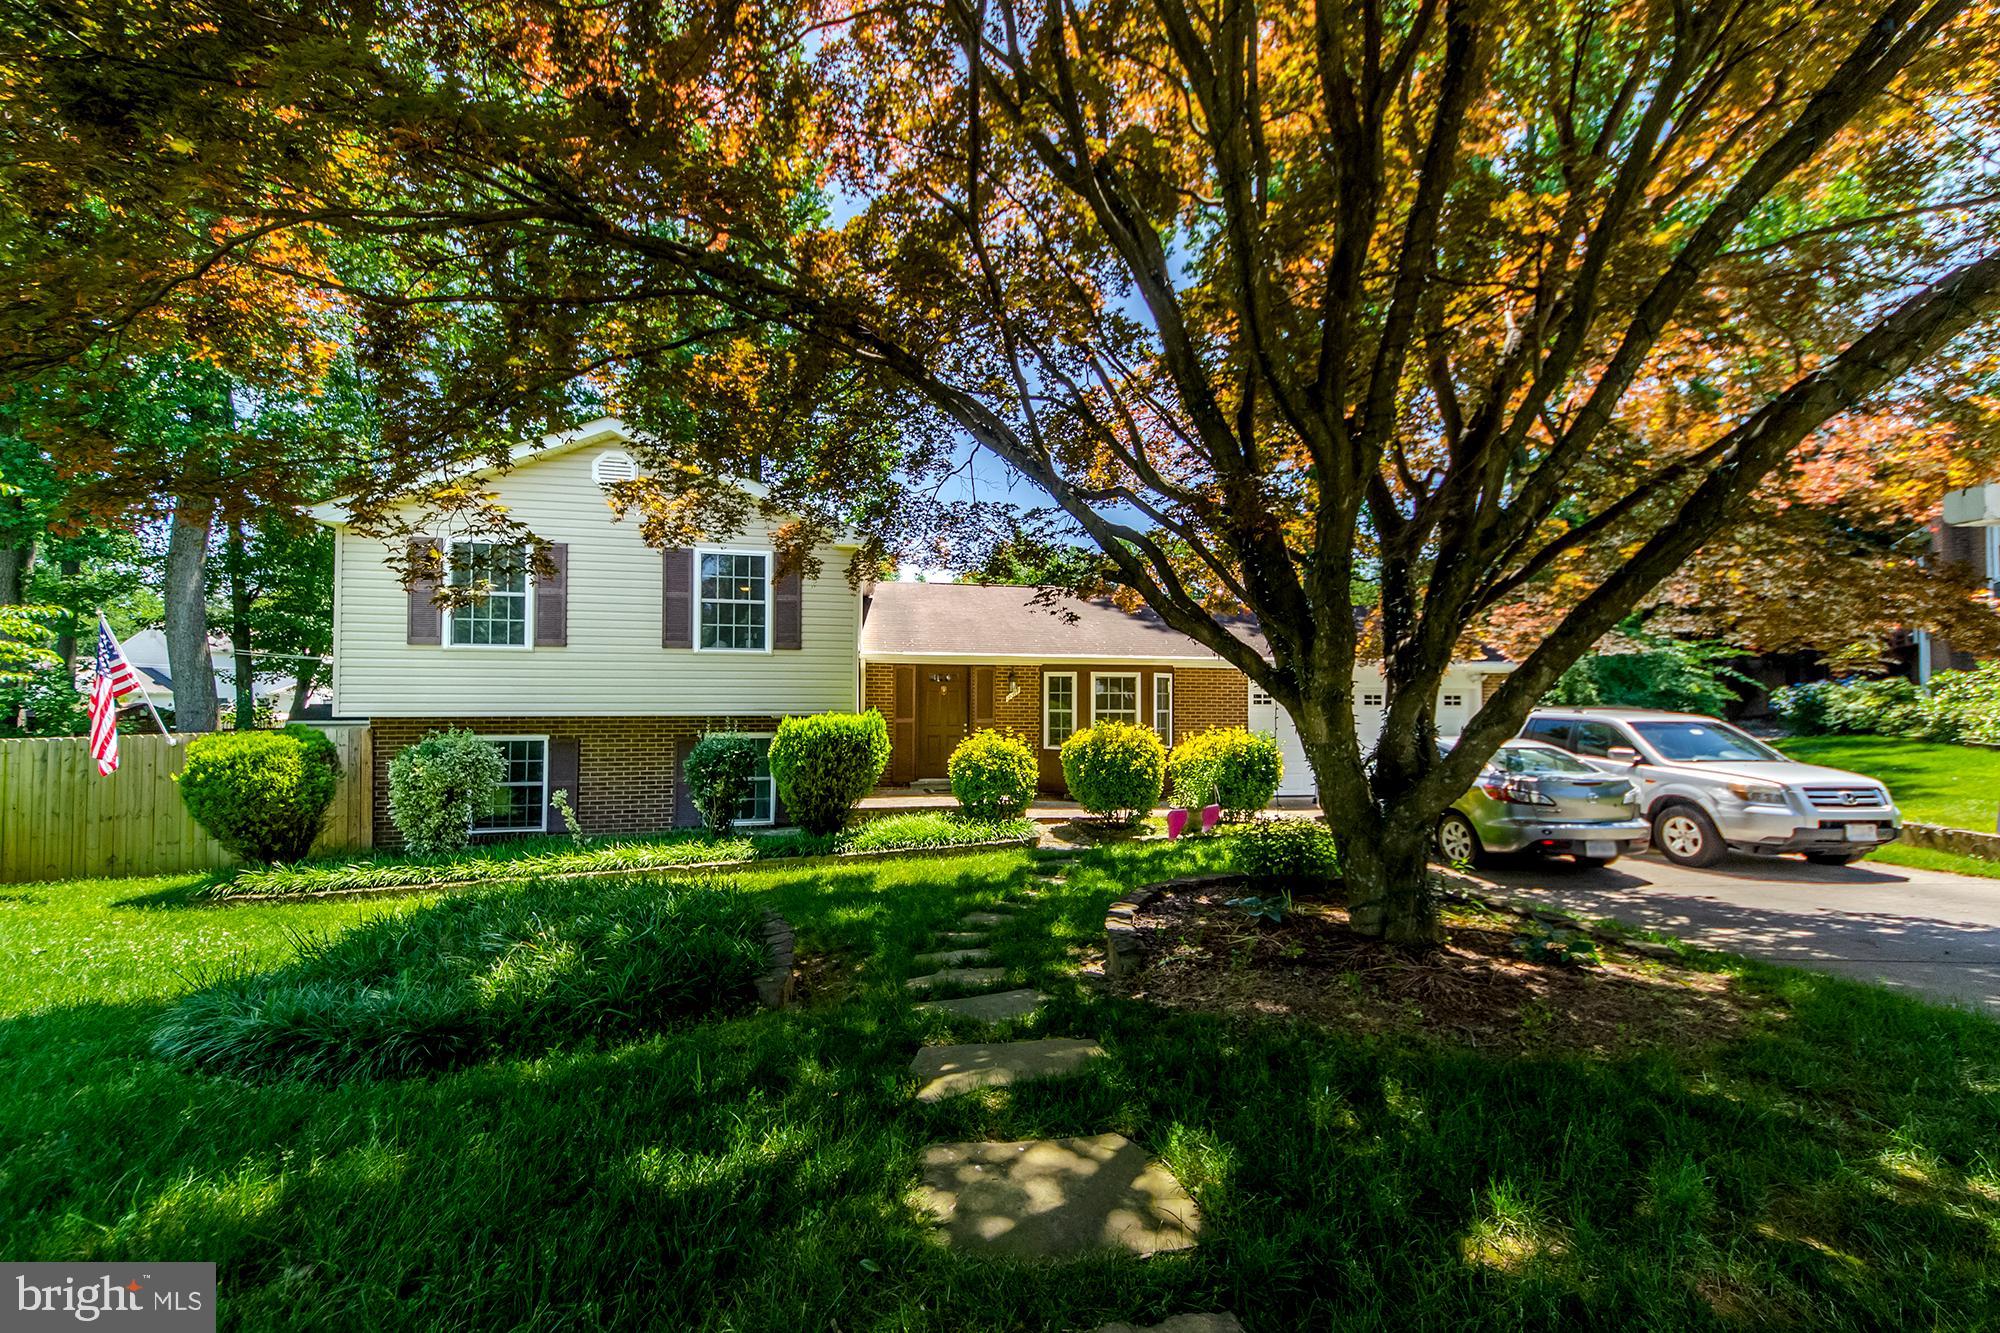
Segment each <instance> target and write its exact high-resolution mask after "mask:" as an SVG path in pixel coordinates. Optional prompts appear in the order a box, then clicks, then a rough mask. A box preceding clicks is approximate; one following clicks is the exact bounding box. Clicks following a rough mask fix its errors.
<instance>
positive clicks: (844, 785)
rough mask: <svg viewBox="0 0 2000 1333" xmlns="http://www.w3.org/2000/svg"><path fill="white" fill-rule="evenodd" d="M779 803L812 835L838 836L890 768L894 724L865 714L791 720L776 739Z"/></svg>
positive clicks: (783, 724)
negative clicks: (848, 818)
mask: <svg viewBox="0 0 2000 1333" xmlns="http://www.w3.org/2000/svg"><path fill="white" fill-rule="evenodd" d="M770 763H771V777H772V779H773V780H774V781H775V782H776V783H777V787H778V799H779V800H781V801H783V802H784V803H785V809H786V810H787V811H789V812H790V814H791V816H792V818H793V819H796V820H797V821H798V822H799V827H800V828H803V829H804V830H805V831H806V832H808V833H838V832H839V831H840V829H841V828H842V827H843V826H844V825H845V824H846V823H847V812H848V811H850V810H852V809H853V808H854V803H855V802H856V801H859V800H860V799H861V798H862V797H864V796H866V795H867V794H868V793H869V791H870V790H871V789H873V787H874V786H875V784H876V783H877V782H879V781H881V778H882V770H883V769H885V768H887V767H888V766H889V724H888V723H887V722H884V721H883V720H882V715H881V714H880V713H878V712H876V711H875V710H874V709H872V708H871V709H869V710H868V711H867V712H865V713H815V714H813V715H812V716H811V717H788V718H786V719H785V720H784V721H783V722H780V723H779V724H778V734H777V735H776V736H773V737H772V738H771V755H770Z"/></svg>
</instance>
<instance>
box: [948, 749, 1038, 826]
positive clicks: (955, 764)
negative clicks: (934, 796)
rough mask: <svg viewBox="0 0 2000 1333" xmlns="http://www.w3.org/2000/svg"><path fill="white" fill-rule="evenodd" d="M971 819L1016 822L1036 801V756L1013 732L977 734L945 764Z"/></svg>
mask: <svg viewBox="0 0 2000 1333" xmlns="http://www.w3.org/2000/svg"><path fill="white" fill-rule="evenodd" d="M945 774H946V776H948V777H949V778H950V779H951V794H952V795H953V796H954V797H956V798H957V799H958V804H959V807H960V808H961V809H963V810H964V811H965V814H966V817H967V818H968V819H1013V818H1015V817H1017V816H1018V815H1020V813H1021V812H1022V811H1023V810H1026V809H1027V808H1028V802H1030V801H1032V800H1034V799H1035V780H1036V778H1037V777H1038V776H1039V774H1038V772H1037V770H1036V767H1035V752H1034V751H1033V750H1030V749H1029V748H1028V743H1027V742H1026V741H1024V740H1022V739H1021V738H1020V737H1019V736H1016V735H1015V734H1014V733H1012V732H1010V731H976V732H974V733H973V734H972V735H970V736H967V737H966V738H965V739H964V740H962V741H960V742H959V743H958V748H956V749H954V750H953V751H952V752H951V758H950V759H948V760H946V761H945Z"/></svg>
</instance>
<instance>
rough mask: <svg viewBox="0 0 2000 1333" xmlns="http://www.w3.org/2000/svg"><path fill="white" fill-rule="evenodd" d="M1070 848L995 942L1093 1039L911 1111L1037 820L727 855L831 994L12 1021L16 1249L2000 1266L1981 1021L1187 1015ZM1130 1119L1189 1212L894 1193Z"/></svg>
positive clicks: (1373, 1280)
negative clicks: (958, 954) (921, 1201)
mask: <svg viewBox="0 0 2000 1333" xmlns="http://www.w3.org/2000/svg"><path fill="white" fill-rule="evenodd" d="M1093 856H1096V857H1100V858H1102V859H1095V860H1093V859H1092V858H1089V857H1086V858H1083V859H1081V860H1080V861H1079V862H1077V863H1075V868H1074V869H1073V870H1072V871H1071V873H1070V883H1069V884H1068V885H1066V886H1062V887H1057V888H1051V889H1049V890H1046V891H1045V892H1044V894H1043V896H1042V897H1041V898H1040V899H1038V900H1036V901H1035V902H1034V903H1033V905H1032V906H1030V907H1029V908H1028V909H1027V910H1026V911H1025V912H1023V913H1022V914H1021V921H1020V923H1019V924H1018V925H1014V924H1012V923H1010V925H1009V926H1008V928H1007V929H1006V930H1005V931H1004V932H1003V933H1002V934H1001V937H1000V939H999V941H998V942H997V943H996V947H997V948H1004V949H1006V950H1007V951H1008V954H1007V957H1008V959H1009V961H1010V965H1013V964H1014V963H1018V965H1019V966H1020V967H1021V968H1022V969H1023V970H1024V971H1025V972H1027V973H1029V974H1030V975H1032V976H1033V977H1034V978H1035V980H1036V983H1037V984H1038V985H1040V986H1041V987H1042V988H1043V989H1045V990H1047V991H1048V992H1049V993H1050V994H1051V996H1052V1001H1051V1004H1050V1006H1049V1008H1048V1010H1047V1011H1046V1013H1045V1014H1044V1016H1043V1017H1042V1018H1041V1019H1039V1020H1037V1022H1038V1023H1039V1024H1040V1025H1041V1026H1042V1028H1043V1029H1045V1030H1050V1031H1051V1032H1052V1033H1053V1034H1054V1035H1092V1036H1096V1037H1098V1038H1099V1039H1100V1040H1101V1041H1102V1042H1103V1043H1104V1045H1105V1046H1106V1047H1107V1049H1108V1051H1109V1058H1108V1059H1106V1060H1105V1061H1102V1062H1100V1063H1099V1064H1098V1065H1097V1066H1095V1067H1093V1068H1092V1069H1090V1070H1089V1071H1088V1072H1086V1073H1084V1074H1081V1075H1078V1076H1074V1077H1070V1078H1066V1079H1063V1080H1060V1081H1055V1082H1050V1083H1046V1084H1034V1085H1019V1086H1015V1087H1013V1088H1011V1089H1002V1090H993V1091H990V1092H986V1093H981V1094H978V1095H975V1096H970V1097H963V1098H956V1099H952V1100H948V1101H945V1102H941V1103H938V1104H935V1105H923V1106H918V1105H913V1104H912V1103H911V1102H910V1101H909V1093H910V1090H911V1087H912V1083H911V1080H910V1079H909V1076H908V1075H907V1073H906V1069H905V1066H906V1064H907V1062H908V1060H909V1057H910V1054H911V1052H912V1051H913V1050H914V1048H915V1046H916V1045H917V1043H918V1041H919V1040H920V1039H921V1038H922V1036H923V1034H924V1033H925V1032H926V1031H929V1030H930V1029H929V1028H928V1027H927V1023H926V1020H923V1019H920V1018H919V1017H918V1016H917V1015H915V1014H914V1012H913V1011H912V1010H911V1009H910V1007H909V1006H908V1004H907V1003H906V1002H905V997H904V996H903V994H902V980H903V977H904V975H905V970H904V969H905V968H906V967H907V965H908V959H909V958H910V957H911V956H913V955H914V953H915V952H917V951H919V949H920V947H921V945H922V944H923V943H924V942H926V940H927V938H928V935H929V934H930V933H931V932H934V931H936V930H939V929H942V928H943V927H945V926H946V925H948V924H949V923H950V922H951V920H953V919H954V918H955V916H956V915H957V914H958V913H959V912H960V911H962V910H963V909H964V908H965V907H966V906H968V905H971V904H977V903H986V902H991V901H994V900H996V899H997V898H999V897H1000V896H1001V895H1002V894H1003V893H1005V892H1007V891H1008V890H1010V889H1012V888H1016V887H1018V886H1019V884H1020V882H1021V880H1022V878H1023V877H1024V874H1025V869H1026V865H1027V860H1026V858H1024V857H1011V858H997V857H996V858H982V859H981V860H979V861H978V862H977V863H976V864H971V863H954V864H951V865H950V866H949V867H947V866H945V865H941V864H939V863H929V864H924V865H911V866H896V867H893V868H881V867H877V868H863V867H852V868H849V867H834V868H824V869H815V870H812V871H801V872H796V873H790V874H787V873H786V872H782V871H777V870H772V871H761V872H749V873H746V874H744V875H743V876H741V879H742V881H743V886H744V889H745V891H747V892H753V893H757V894H759V895H760V896H762V897H763V898H764V899H765V900H766V901H768V902H769V903H770V904H771V905H773V906H775V907H777V908H778V910H780V911H782V912H784V913H785V915H787V916H788V917H789V918H790V919H791V920H792V921H793V922H794V923H795V924H796V925H797V927H798V929H799V933H800V941H801V945H802V947H804V948H805V949H807V950H816V951H820V952H824V953H833V954H839V955H840V956H842V957H844V958H847V959H849V960H851V961H852V962H853V963H854V964H855V965H856V968H857V969H858V970H856V971H855V972H854V976H855V983H854V985H853V987H852V988H851V991H850V992H849V994H848V995H847V997H846V998H844V999H843V1000H841V1001H840V1002H839V1003H829V1004H823V1005H817V1006H808V1007H806V1008H804V1009H801V1010H796V1011H789V1012H784V1013H778V1014H760V1015H757V1016H753V1017H749V1018H744V1019H739V1020H732V1021H727V1022H718V1023H710V1024H705V1025H702V1026H699V1027H695V1028H691V1029H687V1030H685V1031H681V1032H677V1033H674V1034H671V1035H667V1036H656V1037H652V1038H648V1039H644V1040H639V1041H636V1042H632V1043H630V1044H627V1045H624V1046H620V1047H617V1048H615V1049H602V1050H596V1051H587V1052H578V1053H572V1054H567V1055H560V1056H552V1057H548V1058H544V1059H541V1060H535V1061H524V1060H501V1061H495V1062H491V1063H488V1064H484V1065H481V1066H478V1067H475V1068H473V1069H470V1070H467V1071H464V1072H461V1073H458V1074H454V1075H450V1076H446V1077H443V1078H439V1079H436V1080H431V1081H424V1082H418V1083H400V1084H359V1085H346V1086H341V1087H336V1088H315V1087H304V1086H300V1085H271V1086H262V1087H254V1088H253V1087H244V1086H241V1085H237V1084H234V1083H231V1082H228V1081H224V1080H218V1079H211V1078H204V1077H201V1076H194V1075H186V1074H182V1073H179V1072H177V1071H175V1070H173V1069H172V1068H170V1067H167V1066H165V1065H162V1064H160V1063H158V1062H156V1061H153V1060H151V1059H150V1058H148V1057H146V1056H145V1055H144V1054H143V1053H142V1052H143V1037H144V1034H145V1032H146V1031H147V1029H148V1028H149V1026H150V1024H151V1023H152V1021H153V1020H154V1019H155V1018H156V1017H157V1015H158V1013H159V1012H160V1006H158V1005H139V1006H80V1007H77V1008H72V1009H58V1010H53V1011H49V1012H45V1013H41V1014H35V1015H30V1016H26V1017H20V1018H16V1019H13V1020H10V1021H7V1022H5V1023H0V1056H4V1057H5V1058H6V1063H7V1065H8V1067H9V1069H10V1071H12V1073H13V1075H14V1077H13V1078H12V1080H11V1081H10V1083H9V1085H8V1087H7V1088H6V1090H5V1092H4V1093H0V1096H4V1097H5V1098H6V1101H5V1102H4V1103H0V1107H4V1114H0V1161H4V1162H5V1163H6V1172H7V1180H8V1188H7V1189H6V1190H4V1191H0V1250H4V1252H6V1253H9V1254H12V1255H15V1256H17V1257H23V1258H27V1257H36V1258H57V1257H80V1258H81V1257H88V1258H110V1257H126V1256H141V1255H143V1256H148V1257H160V1256H167V1257H203V1258H214V1259H216V1260H217V1261H218V1262H220V1264H221V1265H222V1279H223V1289H224V1290H225V1291H226V1292H229V1293H230V1296H229V1300H230V1302H231V1316H230V1317H231V1321H232V1323H235V1324H238V1325H239V1326H241V1327H245V1328H275V1327H286V1328H293V1327H305V1328H353V1327H382V1328H403V1327H408V1328H423V1327H435V1326H438V1325H441V1324H451V1325H453V1326H459V1327H480V1326H498V1327H521V1326H527V1327H540V1328H548V1327H555V1326H565V1327H640V1326H652V1327H674V1328H699V1329H724V1328H729V1329H793V1328H800V1329H803V1328H832V1327H835V1326H837V1327H839V1328H841V1329H845V1330H890V1329H896V1330H947V1329H949V1330H963V1329H996V1330H997V1329H1055V1328H1090V1327H1094V1326H1095V1325H1097V1324H1099V1323H1102V1322H1105V1321H1107V1320H1111V1319H1128V1320H1132V1321H1134V1322H1137V1323H1142V1324H1143V1323H1152V1322H1157V1320H1158V1319H1159V1318H1161V1317H1164V1316H1165V1315H1168V1314H1172V1313H1176V1312H1179V1311H1183V1310H1200V1309H1231V1310H1234V1311H1236V1312H1237V1313H1238V1314H1240V1315H1241V1316H1242V1317H1243V1318H1244V1320H1245V1323H1246V1325H1247V1326H1248V1327H1250V1328H1253V1329H1292V1328H1324V1327H1332V1326H1340V1327H1379V1328H1407V1327H1439V1328H1446V1327H1448V1328H1492V1329H1502V1328H1505V1329H1515V1328H1528V1327H1563V1326H1576V1325H1596V1326H1612V1327H1623V1326H1639V1325H1645V1326H1648V1327H1654V1328H1672V1327H1743V1328H1750V1327H1761V1326H1768V1325H1771V1324H1779V1323H1785V1322H1790V1323H1794V1324H1797V1325H1799V1326H1807V1325H1810V1326H1815V1327H1855V1328H1861V1327H1966V1328H1971V1327H1978V1326H1981V1325H1982V1324H1989V1325H1990V1324H1991V1323H1992V1320H1993V1317H1994V1315H1995V1314H1996V1310H1995V1304H1994V1303H1995V1299H1996V1297H1995V1293H1996V1291H2000V1254H1996V1249H1995V1245H1994V1241H1993V1237H1994V1235H1995V1234H1996V1229H2000V1164H1996V1162H1995V1158H1994V1153H1995V1149H1994V1147H1993V1144H1994V1143H1995V1142H1996V1141H2000V1030H1996V1029H1995V1028H1994V1027H1993V1026H1992V1025H1990V1024H1984V1023H1982V1022H1981V1021H1980V1020H1977V1019H1973V1018H1969V1017H1965V1016H1961V1015H1956V1014H1951V1013H1946V1012H1941V1011H1937V1010H1931V1009H1925V1008H1920V1007H1918V1006H1915V1005H1911V1004H1908V1003H1906V1002H1904V1001H1901V1000H1899V999H1898V998H1897V997H1894V996H1891V995H1886V994H1881V993H1877V992H1872V991H1864V990H1862V989H1861V988H1858V987H1853V986H1848V985H1845V984H1843V983H1840V982H1838V981H1833V980H1830V979H1826V978H1821V977H1815V976H1808V975H1803V974H1798V973H1788V972H1781V971H1777V970H1773V969H1762V968H1755V967H1753V968H1751V969H1749V970H1748V971H1747V972H1746V973H1745V979H1744V983H1743V984H1746V985H1750V986H1753V987H1756V988H1759V989H1760V990H1761V991H1763V992H1765V993H1768V994H1770V995H1772V996H1773V997H1775V998H1777V999H1781V1000H1782V1001H1783V1002H1784V1003H1785V1004H1786V1005H1787V1006H1788V1018H1787V1021H1785V1022H1783V1023H1781V1024H1773V1025H1772V1026H1771V1027H1769V1028H1768V1029H1767V1030H1760V1031H1756V1032H1753V1033H1752V1034H1750V1035H1748V1036H1746V1037H1744V1038H1742V1039H1739V1040H1737V1041H1735V1042H1733V1043H1731V1044H1729V1045H1727V1046H1724V1047H1719V1048H1715V1049H1713V1050H1711V1051H1708V1052H1704V1053H1691V1054H1684V1055H1679V1056H1670V1055H1666V1054H1659V1053H1653V1054H1642V1055H1637V1056H1633V1057H1630V1058H1626V1059H1620V1060H1615V1061H1605V1060H1588V1059H1576V1058H1568V1059H1520V1058H1504V1059H1502V1058H1494V1057H1490V1056H1486V1055H1482V1054H1481V1053H1479V1052H1474V1051H1466V1050H1462V1049H1455V1048H1451V1047H1447V1046H1444V1045H1442V1044H1432V1043H1422V1042H1411V1041H1403V1040H1375V1039H1362V1038H1356V1037H1353V1036H1350V1035H1347V1034H1344V1033H1342V1032H1340V1031H1338V1030H1331V1029H1322V1028H1307V1027H1304V1026H1302V1025H1296V1024H1286V1023H1276V1022H1250V1021H1235V1020H1226V1019H1222V1018H1219V1017H1214V1016H1209V1015H1202V1014H1165V1013H1161V1012H1158V1011H1155V1010H1152V1009H1150V1008H1148V1007H1146V1006H1144V1005H1142V1004H1138V1003H1134V1002H1130V1001H1124V1000H1119V999H1115V998H1111V997H1107V996H1104V995H1102V994H1100V993H1098V992H1096V991H1094V990H1093V989H1092V988H1091V987H1089V986H1088V985H1086V984H1084V982H1083V981H1082V980H1081V979H1080V978H1078V977H1077V976H1076V975H1075V974H1074V973H1073V971H1072V970H1071V968H1072V967H1073V961H1074V960H1073V959H1072V958H1071V957H1070V956H1069V955H1068V953H1067V951H1068V950H1069V949H1070V948H1072V947H1087V946H1088V945H1090V944H1091V943H1092V941H1093V940H1094V939H1095V938H1098V937H1099V936H1100V934H1101V929H1102V919H1103V910H1104V906H1105V904H1106V903H1108V901H1109V900H1110V898H1111V897H1113V896H1115V894H1116V892H1117V891H1120V890H1121V888H1122V886H1123V885H1124V884H1126V883H1129V882H1133V881H1136V880H1138V879H1143V878H1145V877H1147V876H1148V875H1157V873H1158V872H1159V871H1161V870H1162V869H1163V868H1164V867H1166V866H1169V865H1172V866H1175V867H1177V868H1182V869H1185V868H1186V867H1187V862H1186V861H1185V860H1173V859H1171V857H1170V856H1168V855H1161V856H1154V855H1151V854H1150V853H1149V854H1146V855H1144V856H1143V857H1141V858H1139V859H1138V861H1137V863H1135V861H1134V860H1132V859H1129V857H1128V859H1124V860H1122V861H1121V860H1116V859H1112V858H1113V854H1111V853H1102V854H1093ZM1107 1130H1116V1131H1118V1132H1121V1133H1124V1134H1126V1135H1127V1136H1128V1137H1130V1138H1132V1139H1134V1140H1135V1141H1136V1142H1138V1143H1139V1144H1141V1145H1142V1146H1143V1147H1145V1148H1146V1149H1147V1150H1148V1151H1150V1152H1153V1153H1156V1154H1159V1155H1160V1156H1162V1157H1163V1158H1164V1159H1165V1160H1166V1161H1167V1162H1168V1164H1169V1165H1170V1166H1171V1167H1173V1169H1174V1170H1175V1172H1176V1173H1177V1174H1178V1175H1179V1176H1180V1177H1181V1178H1182V1180H1183V1181H1184V1182H1185V1183H1187V1184H1188V1185H1189V1186H1190V1187H1191V1188H1192V1189H1193V1190H1194V1191H1195V1193H1196V1195H1197V1197H1198V1199H1199V1201H1200V1203H1201V1206H1202V1208H1203V1212H1204V1221H1205V1224H1206V1230H1205V1232H1204V1236H1203V1241H1202V1245H1201V1246H1200V1248H1199V1249H1198V1250H1196V1251H1194V1252H1193V1253H1192V1254H1190V1255H1186V1256H1179V1257H1174V1258H1171V1259H1166V1260H1153V1261H1148V1262H1144V1263H1139V1262H1130V1261H1115V1260H1096V1261H1090V1262H1087V1263H1084V1264H1081V1265H1075V1266H1071V1265H1035V1264H1021V1265H1017V1264H1006V1263H991V1262H982V1261H975V1260H969V1259H965V1258H962V1257H960V1256H958V1255H955V1254H953V1253H950V1252H947V1251H944V1250H942V1249H940V1248H938V1247H937V1246H935V1245H934V1244H933V1243H932V1242H931V1240H930V1239H929V1233H928V1228H927V1227H926V1226H925V1225H924V1223H923V1221H922V1219H921V1218H919V1217H918V1216H917V1215H916V1214H915V1213H914V1212H913V1211H912V1209H911V1207H910V1205H909V1201H908V1197H907V1190H908V1188H909V1186H910V1184H911V1182H912V1181H913V1180H914V1177H915V1166H916V1161H917V1155H918V1153H919V1152H920V1150H921V1148H922V1146H923V1145H924V1144H926V1143H929V1142H935V1141H939V1140H948V1139H967V1138H995V1139H1020V1138H1028V1137H1040V1136H1060V1135H1069V1134H1096V1133H1102V1132H1105V1131H1107Z"/></svg>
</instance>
